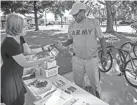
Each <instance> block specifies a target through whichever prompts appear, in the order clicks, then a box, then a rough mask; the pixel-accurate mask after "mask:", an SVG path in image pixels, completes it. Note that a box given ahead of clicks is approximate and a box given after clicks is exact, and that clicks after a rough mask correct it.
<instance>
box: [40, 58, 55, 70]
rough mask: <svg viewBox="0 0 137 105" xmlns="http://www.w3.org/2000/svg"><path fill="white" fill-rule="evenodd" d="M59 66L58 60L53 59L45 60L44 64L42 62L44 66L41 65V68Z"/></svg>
mask: <svg viewBox="0 0 137 105" xmlns="http://www.w3.org/2000/svg"><path fill="white" fill-rule="evenodd" d="M56 66H57V61H56V60H53V61H51V62H49V61H48V62H47V61H46V62H44V63H43V64H42V66H41V68H43V69H45V70H47V69H51V68H54V67H56Z"/></svg>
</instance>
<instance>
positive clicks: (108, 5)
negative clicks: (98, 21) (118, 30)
mask: <svg viewBox="0 0 137 105" xmlns="http://www.w3.org/2000/svg"><path fill="white" fill-rule="evenodd" d="M105 2H106V9H107V28H106V32H108V33H113V32H114V29H113V17H112V13H111V11H112V8H111V1H105Z"/></svg>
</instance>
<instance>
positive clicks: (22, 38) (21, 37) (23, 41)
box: [20, 36, 26, 44]
mask: <svg viewBox="0 0 137 105" xmlns="http://www.w3.org/2000/svg"><path fill="white" fill-rule="evenodd" d="M20 40H21V42H22V43H23V44H24V43H26V41H25V39H24V37H23V36H20Z"/></svg>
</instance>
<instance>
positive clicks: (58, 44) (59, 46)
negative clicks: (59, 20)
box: [56, 41, 65, 50]
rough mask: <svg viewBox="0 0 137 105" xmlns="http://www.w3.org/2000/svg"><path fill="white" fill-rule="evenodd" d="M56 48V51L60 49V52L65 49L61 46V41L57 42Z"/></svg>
mask: <svg viewBox="0 0 137 105" xmlns="http://www.w3.org/2000/svg"><path fill="white" fill-rule="evenodd" d="M56 47H57V49H60V50H64V49H65V47H64V46H63V44H62V42H61V41H58V42H57V44H56Z"/></svg>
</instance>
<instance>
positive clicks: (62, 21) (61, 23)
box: [60, 16, 63, 28]
mask: <svg viewBox="0 0 137 105" xmlns="http://www.w3.org/2000/svg"><path fill="white" fill-rule="evenodd" d="M60 18H61V28H63V21H62V16H60Z"/></svg>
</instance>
